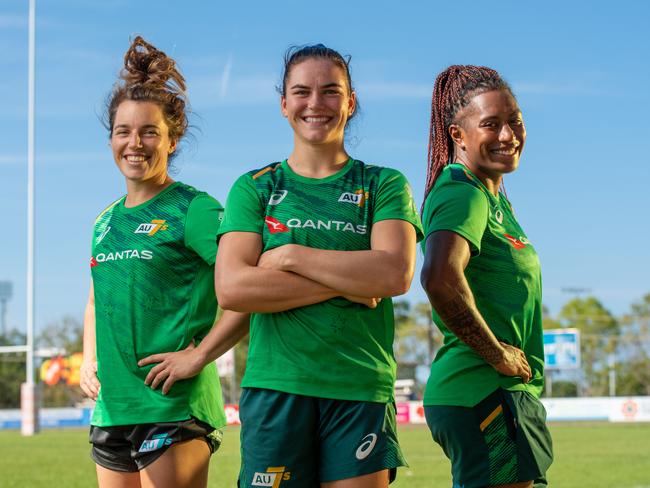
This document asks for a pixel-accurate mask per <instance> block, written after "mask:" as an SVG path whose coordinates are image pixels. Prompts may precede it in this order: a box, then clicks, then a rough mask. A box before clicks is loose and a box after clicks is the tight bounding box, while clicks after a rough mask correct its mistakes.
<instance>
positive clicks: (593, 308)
mask: <svg viewBox="0 0 650 488" xmlns="http://www.w3.org/2000/svg"><path fill="white" fill-rule="evenodd" d="M558 320H559V322H560V324H561V325H562V326H563V327H571V328H575V329H578V330H579V331H580V356H581V362H582V380H581V382H580V384H581V387H582V388H581V390H582V391H581V392H580V393H581V394H584V395H588V396H604V395H607V394H608V383H609V376H608V373H609V366H608V361H609V358H610V356H613V355H615V354H616V349H617V345H618V334H619V330H620V328H619V323H618V321H617V320H616V318H615V317H614V316H613V315H612V314H611V313H610V312H609V310H607V309H606V308H605V307H604V306H603V304H602V303H601V302H600V301H599V300H598V299H597V298H595V297H587V298H574V299H573V300H570V301H569V302H567V303H566V304H565V305H564V307H562V310H561V311H560V313H559V315H558Z"/></svg>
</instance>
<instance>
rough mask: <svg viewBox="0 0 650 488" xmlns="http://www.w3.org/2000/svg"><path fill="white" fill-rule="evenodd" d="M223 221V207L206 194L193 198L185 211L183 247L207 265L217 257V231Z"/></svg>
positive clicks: (212, 262)
mask: <svg viewBox="0 0 650 488" xmlns="http://www.w3.org/2000/svg"><path fill="white" fill-rule="evenodd" d="M222 220H223V207H222V206H221V204H220V203H219V202H218V201H216V200H215V199H214V198H212V197H211V196H210V195H208V194H207V193H201V194H199V195H197V196H196V197H194V199H193V200H192V201H191V202H190V206H189V208H188V209H187V218H186V220H185V246H186V247H188V248H189V249H192V250H193V251H194V252H196V253H197V254H198V255H199V256H201V258H202V259H203V260H204V261H205V262H206V263H208V264H214V261H215V258H216V255H217V239H216V237H217V231H218V230H219V227H220V225H221V221H222Z"/></svg>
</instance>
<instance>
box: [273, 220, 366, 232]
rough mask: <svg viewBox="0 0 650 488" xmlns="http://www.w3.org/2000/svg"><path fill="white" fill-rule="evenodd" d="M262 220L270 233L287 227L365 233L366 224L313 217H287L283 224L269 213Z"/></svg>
mask: <svg viewBox="0 0 650 488" xmlns="http://www.w3.org/2000/svg"><path fill="white" fill-rule="evenodd" d="M264 222H265V223H266V226H267V227H268V229H269V232H270V233H271V234H276V233H278V232H288V231H289V229H316V230H335V231H339V232H353V233H355V234H366V233H367V232H368V226H366V225H360V224H353V223H351V222H344V221H342V220H318V219H316V220H314V219H306V220H300V219H289V220H287V223H286V224H283V223H282V222H280V221H279V220H278V219H275V218H273V217H271V216H269V215H267V216H266V217H265V218H264Z"/></svg>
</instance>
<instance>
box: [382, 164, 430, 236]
mask: <svg viewBox="0 0 650 488" xmlns="http://www.w3.org/2000/svg"><path fill="white" fill-rule="evenodd" d="M374 202H375V206H374V211H373V215H372V222H373V223H375V222H379V221H381V220H391V219H396V220H405V221H407V222H410V223H411V224H412V225H413V227H415V233H416V236H417V240H418V241H420V240H422V237H423V233H422V223H421V222H420V216H419V214H418V211H417V209H416V208H415V201H414V200H413V192H412V191H411V185H410V184H409V182H408V181H407V179H406V177H405V176H404V175H403V174H402V173H400V172H399V171H396V170H393V169H389V168H384V169H383V170H382V172H381V174H380V177H379V184H378V185H377V195H376V196H375V198H374Z"/></svg>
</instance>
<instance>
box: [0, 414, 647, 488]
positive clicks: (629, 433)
mask: <svg viewBox="0 0 650 488" xmlns="http://www.w3.org/2000/svg"><path fill="white" fill-rule="evenodd" d="M551 432H552V434H553V439H554V443H555V463H554V464H553V466H552V467H551V470H550V472H549V480H550V486H552V487H553V488H573V487H575V488H578V487H579V488H585V487H588V488H650V424H605V423H602V424H601V423H571V424H566V423H562V424H554V425H551ZM399 435H400V441H401V444H402V446H403V449H404V453H405V455H406V457H407V459H408V461H409V463H410V467H409V468H402V469H400V470H399V473H398V477H397V481H396V482H395V483H393V485H392V486H393V487H395V488H424V487H427V488H430V487H450V486H451V481H450V479H451V477H450V475H449V463H448V461H447V459H446V458H445V457H444V455H443V453H442V451H441V450H440V448H439V447H438V446H437V445H435V444H434V443H433V441H432V440H431V437H430V436H429V431H428V430H427V429H426V427H414V426H413V427H401V428H400V433H399ZM88 450H89V447H88V444H87V433H86V430H85V429H83V430H80V429H65V430H45V431H43V432H42V433H41V434H39V435H38V436H35V437H31V438H24V437H22V436H21V435H20V433H19V432H16V431H0V486H1V487H2V488H10V487H21V488H23V487H27V488H31V487H47V488H52V487H56V488H59V487H64V488H75V487H79V488H86V487H89V486H95V478H94V465H93V463H92V461H91V460H90V458H89V456H88ZM238 468H239V429H237V428H228V429H227V430H226V435H225V437H224V444H223V446H222V448H221V449H220V450H219V452H218V453H217V454H216V455H215V456H214V457H213V458H212V465H211V470H210V485H209V486H210V487H213V488H225V487H229V488H233V487H234V486H235V480H236V478H237V470H238Z"/></svg>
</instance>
